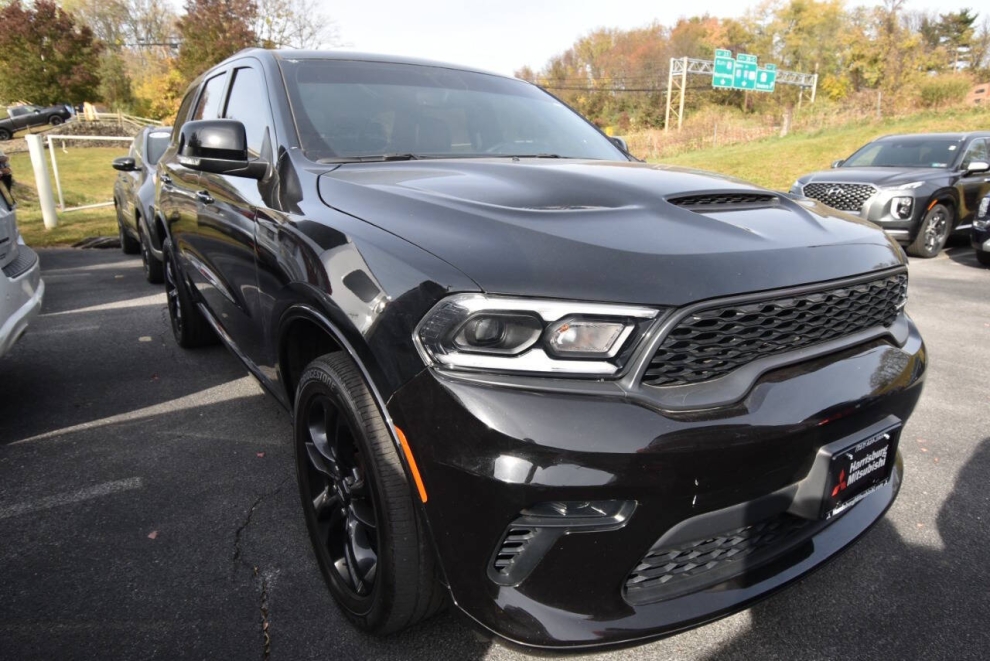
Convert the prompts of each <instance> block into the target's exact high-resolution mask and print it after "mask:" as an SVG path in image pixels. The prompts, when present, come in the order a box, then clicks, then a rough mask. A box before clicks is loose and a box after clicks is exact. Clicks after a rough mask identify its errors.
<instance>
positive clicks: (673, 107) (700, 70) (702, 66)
mask: <svg viewBox="0 0 990 661" xmlns="http://www.w3.org/2000/svg"><path fill="white" fill-rule="evenodd" d="M689 73H690V74H700V75H707V76H715V75H716V74H717V72H716V71H715V61H714V60H698V59H695V58H692V57H672V58H670V69H669V72H668V74H667V113H666V116H665V118H664V123H663V130H664V132H666V131H668V130H669V129H670V116H671V115H672V114H673V115H676V116H677V130H678V131H680V130H681V123H682V122H683V120H684V94H685V91H686V90H687V77H688V74H689ZM776 74H777V78H776V81H775V82H776V84H777V85H796V86H797V87H800V88H801V94H802V96H803V95H804V90H805V89H810V90H811V102H812V103H814V102H815V93H816V92H817V91H818V74H817V73H799V72H797V71H777V72H776ZM675 92H676V93H677V96H678V97H679V98H678V101H677V102H676V103H675V102H674V93H675ZM798 102H799V103H800V100H799V101H798Z"/></svg>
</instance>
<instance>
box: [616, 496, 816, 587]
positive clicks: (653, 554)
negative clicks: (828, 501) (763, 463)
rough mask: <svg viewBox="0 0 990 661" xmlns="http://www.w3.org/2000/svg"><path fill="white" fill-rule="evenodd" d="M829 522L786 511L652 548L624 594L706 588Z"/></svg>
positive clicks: (785, 548)
mask: <svg viewBox="0 0 990 661" xmlns="http://www.w3.org/2000/svg"><path fill="white" fill-rule="evenodd" d="M824 525H826V524H825V522H813V521H809V520H808V519H802V518H800V517H797V516H794V515H791V514H787V513H783V514H779V515H777V516H774V517H772V518H770V519H766V520H764V521H761V522H760V523H756V524H753V525H748V526H744V527H742V528H737V529H735V530H728V531H726V532H723V533H719V534H717V535H715V536H712V537H708V538H706V539H699V540H695V541H692V542H683V543H679V544H677V545H676V546H671V547H665V548H651V549H650V550H649V552H648V553H647V554H646V556H645V557H643V559H642V560H641V561H640V563H639V564H638V565H636V567H635V569H633V570H632V572H631V573H630V574H629V577H628V578H627V579H626V582H625V586H624V588H625V598H626V600H627V601H629V602H630V603H634V604H641V603H649V602H654V601H662V600H664V599H672V598H674V597H677V596H681V595H683V594H686V593H687V592H693V591H696V590H701V589H704V588H705V587H707V586H709V585H714V584H716V583H720V582H722V581H726V580H728V579H730V578H732V577H733V576H737V575H739V574H741V573H743V572H744V571H748V570H751V569H753V568H754V567H756V566H757V565H759V564H763V563H766V562H768V561H769V560H772V559H774V558H776V557H779V556H780V555H782V554H783V553H785V552H786V551H788V550H790V549H792V548H794V547H795V546H796V545H797V544H799V543H800V542H802V541H804V540H805V539H807V538H808V537H810V536H811V535H813V534H814V533H816V532H817V531H818V530H820V529H821V528H822V527H823V526H824Z"/></svg>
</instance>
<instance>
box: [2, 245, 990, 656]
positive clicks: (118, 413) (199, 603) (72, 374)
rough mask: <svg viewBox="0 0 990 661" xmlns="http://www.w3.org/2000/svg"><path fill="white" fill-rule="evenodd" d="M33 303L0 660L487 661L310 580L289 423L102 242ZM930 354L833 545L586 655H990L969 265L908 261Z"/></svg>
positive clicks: (6, 510)
mask: <svg viewBox="0 0 990 661" xmlns="http://www.w3.org/2000/svg"><path fill="white" fill-rule="evenodd" d="M41 255H42V257H41V259H42V266H43V276H44V278H45V280H46V284H47V287H48V290H47V298H46V300H45V309H44V311H43V314H42V316H41V317H39V318H38V319H37V320H36V322H35V323H34V325H33V326H32V327H31V329H30V331H29V333H28V335H27V336H25V337H24V338H23V339H22V341H21V342H20V343H19V344H18V345H17V346H16V347H15V348H14V350H13V351H12V352H11V353H10V354H9V355H8V356H6V357H4V358H3V359H0V657H2V658H6V659H11V660H18V659H128V660H135V659H187V658H189V659H284V660H306V659H510V658H519V657H520V656H521V655H519V654H518V653H516V652H514V651H512V650H510V649H508V648H506V647H504V646H502V645H501V644H498V643H491V642H489V641H487V640H484V639H482V638H480V637H478V636H477V635H475V633H474V632H473V631H472V630H471V629H470V628H469V627H468V626H467V625H466V623H465V622H464V621H463V620H462V619H461V617H459V616H457V615H456V614H454V613H453V612H451V611H450V610H448V611H447V612H446V613H444V614H442V615H441V616H439V617H437V618H435V619H433V620H431V621H429V622H427V623H425V624H423V625H421V626H419V627H418V628H415V629H413V630H411V631H408V632H406V633H403V634H400V635H397V636H394V637H391V638H387V639H384V640H380V639H374V638H370V637H368V636H365V635H363V634H360V633H357V632H356V631H355V630H354V629H353V628H352V627H351V626H350V625H349V624H348V623H347V622H346V621H345V619H344V618H343V616H342V615H340V614H339V612H338V611H337V610H336V608H335V606H334V604H333V603H332V601H331V599H330V597H329V593H328V592H327V591H326V589H325V588H324V585H323V582H322V579H321V577H320V574H319V571H318V569H317V566H316V563H315V560H314V558H313V555H312V552H311V550H310V546H309V541H308V537H307V535H306V531H305V525H304V522H303V519H302V515H301V511H300V508H299V507H298V495H297V491H296V484H295V475H294V468H293V459H292V448H291V443H290V419H289V416H288V414H286V413H285V412H284V411H282V410H281V409H280V408H279V406H278V405H277V404H276V403H275V401H274V399H272V398H270V397H268V396H266V395H264V394H263V393H262V391H261V389H260V387H259V386H258V385H257V384H256V383H255V382H254V381H253V380H252V379H251V378H250V377H249V376H247V374H246V372H245V371H244V369H243V368H242V367H241V366H240V364H239V363H238V362H237V360H236V359H235V358H234V357H233V356H232V355H230V354H229V353H228V352H227V351H226V350H225V349H223V348H220V347H214V348H210V349H206V350H201V351H197V352H186V351H183V350H181V349H179V348H178V347H176V345H175V343H174V341H173V340H172V337H171V334H170V331H169V327H168V317H167V312H166V310H165V296H164V292H163V290H162V289H161V288H160V287H156V286H152V285H149V284H147V283H145V281H144V280H143V278H142V273H141V266H140V262H139V261H138V260H137V259H135V258H130V257H126V256H124V255H121V254H120V253H119V252H118V251H106V250H47V251H41ZM908 309H909V311H910V313H911V315H912V316H913V317H914V319H915V320H916V321H917V323H918V325H919V326H920V328H921V330H922V332H923V334H924V336H925V339H926V341H927V344H928V349H929V352H930V360H931V362H930V370H929V372H928V376H927V385H926V390H925V394H924V395H923V397H922V400H921V403H920V405H919V408H918V410H917V412H916V413H915V416H914V417H913V418H912V419H911V421H910V422H909V424H908V425H907V427H906V428H905V431H904V434H903V436H902V442H901V451H902V453H903V455H904V461H905V465H906V479H905V484H904V487H903V490H902V491H901V495H900V498H899V499H898V501H897V502H896V503H895V504H894V506H893V508H892V509H891V510H890V512H889V513H888V515H887V517H886V518H885V519H884V520H882V521H881V522H880V523H879V524H878V525H877V526H876V527H875V528H874V529H873V530H872V531H870V532H869V533H868V534H867V536H866V537H865V538H864V539H863V540H862V541H861V542H860V543H859V544H857V545H856V546H854V547H853V548H852V549H851V550H850V551H849V552H847V553H846V554H844V555H843V556H841V557H840V558H839V559H838V560H836V561H835V562H833V563H831V564H829V565H828V566H827V567H825V568H824V569H822V570H821V571H819V572H817V573H815V574H814V575H812V576H810V577H809V578H807V579H806V580H804V581H803V582H801V583H800V584H798V585H797V586H795V587H793V588H790V589H789V590H787V591H785V592H784V593H781V594H779V595H777V596H775V597H773V598H771V599H770V600H768V601H765V602H763V603H761V604H759V605H757V606H756V607H754V608H752V609H750V610H748V611H745V612H743V613H740V614H738V615H736V616H733V617H730V618H727V619H724V620H721V621H719V622H716V623H714V624H711V625H709V626H706V627H703V628H701V629H696V630H693V631H690V632H687V633H684V634H681V635H679V636H675V637H672V638H668V639H666V640H662V641H659V642H655V643H652V644H649V645H645V646H641V647H637V648H633V649H631V650H626V651H622V652H617V653H613V654H610V655H601V656H600V657H596V658H603V659H604V658H609V659H620V658H621V659H667V658H671V659H674V658H677V659H680V658H691V659H755V658H760V659H819V658H821V659H833V658H840V657H841V658H844V659H874V658H893V659H910V658H926V659H963V658H974V659H976V658H987V657H988V656H990V626H988V623H990V571H988V569H987V568H988V567H990V489H988V486H987V485H988V483H990V388H988V387H987V379H986V377H987V374H988V372H990V270H987V269H982V268H980V267H978V266H977V264H976V261H975V259H974V257H973V254H972V251H971V250H970V249H969V248H968V247H965V246H959V247H955V248H951V249H950V250H949V251H947V252H946V253H944V254H943V255H941V256H940V257H938V258H936V259H934V260H928V261H922V260H914V261H913V263H912V265H911V284H910V298H909V304H908Z"/></svg>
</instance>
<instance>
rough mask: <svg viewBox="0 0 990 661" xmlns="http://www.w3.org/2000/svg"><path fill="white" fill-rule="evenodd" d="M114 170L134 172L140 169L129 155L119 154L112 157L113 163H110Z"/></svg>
mask: <svg viewBox="0 0 990 661" xmlns="http://www.w3.org/2000/svg"><path fill="white" fill-rule="evenodd" d="M110 165H111V167H113V169H114V170H119V171H121V172H135V171H137V170H140V169H141V168H139V167H138V166H137V163H136V162H135V160H134V159H133V158H131V157H130V156H121V157H120V158H115V159H113V163H111V164H110Z"/></svg>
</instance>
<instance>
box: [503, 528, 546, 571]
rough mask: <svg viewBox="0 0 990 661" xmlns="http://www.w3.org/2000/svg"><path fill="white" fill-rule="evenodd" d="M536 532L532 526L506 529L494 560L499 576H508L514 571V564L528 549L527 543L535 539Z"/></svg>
mask: <svg viewBox="0 0 990 661" xmlns="http://www.w3.org/2000/svg"><path fill="white" fill-rule="evenodd" d="M535 534H536V531H535V530H532V529H530V528H511V527H510V528H509V529H508V530H507V531H506V533H505V538H504V539H503V540H502V544H501V545H500V546H499V548H498V551H497V552H496V553H495V559H494V560H493V562H492V567H493V569H494V570H495V573H496V574H498V575H499V576H508V575H509V574H510V572H511V571H512V566H513V565H514V564H515V561H516V558H518V557H519V556H520V555H521V554H522V553H523V551H525V550H526V544H527V543H528V542H529V541H530V540H531V539H533V536H534V535H535Z"/></svg>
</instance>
